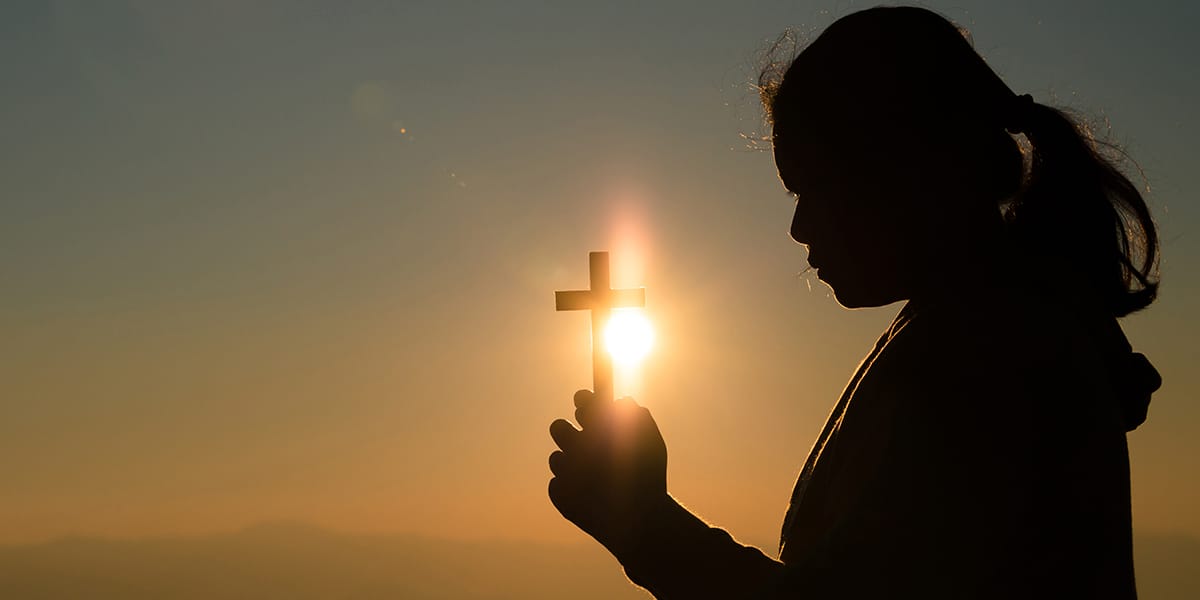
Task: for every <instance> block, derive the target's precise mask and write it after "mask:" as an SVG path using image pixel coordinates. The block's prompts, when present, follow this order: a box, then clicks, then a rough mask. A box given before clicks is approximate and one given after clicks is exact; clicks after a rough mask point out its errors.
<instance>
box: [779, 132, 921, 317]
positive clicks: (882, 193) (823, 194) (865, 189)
mask: <svg viewBox="0 0 1200 600" xmlns="http://www.w3.org/2000/svg"><path fill="white" fill-rule="evenodd" d="M780 140H781V138H777V139H776V144H775V164H776V166H777V167H778V169H779V178H780V179H781V180H782V182H783V185H784V187H786V188H787V190H788V191H789V192H791V193H792V194H793V195H794V196H795V198H796V212H795V216H794V217H793V219H792V226H791V236H792V239H794V240H796V241H797V242H799V243H801V244H803V245H805V246H806V247H807V248H808V263H809V265H810V266H812V267H813V268H814V269H815V270H816V275H817V278H818V279H820V280H821V281H823V282H825V283H826V284H827V285H829V287H830V288H832V289H833V293H834V296H835V297H836V298H837V301H838V303H840V304H841V305H842V306H845V307H847V308H860V307H868V306H882V305H884V304H890V303H892V302H896V301H898V300H902V299H906V298H910V297H911V294H912V291H913V286H914V282H915V281H916V280H917V273H916V269H917V268H918V267H919V265H921V264H922V263H925V262H927V260H928V246H929V240H930V238H931V237H932V236H933V235H934V232H933V231H931V228H932V227H933V224H932V223H930V222H929V220H928V219H923V218H922V217H920V216H919V215H920V214H921V213H922V212H923V211H921V210H920V209H919V208H918V206H919V205H922V204H924V203H923V202H920V201H919V200H918V199H917V198H914V196H915V191H910V190H914V186H913V185H912V183H911V181H910V179H911V177H910V176H906V173H911V172H912V170H911V169H905V168H903V167H899V166H898V165H902V164H904V163H905V162H908V161H911V160H912V159H911V157H902V156H888V153H887V152H878V151H876V152H870V151H868V152H861V153H860V152H838V151H835V150H833V149H832V147H831V146H828V145H826V146H823V147H820V145H818V144H813V143H807V142H806V143H795V144H788V143H781V142H780ZM875 150H879V149H878V148H876V149H875ZM906 158H907V159H908V161H906V160H905V159H906Z"/></svg>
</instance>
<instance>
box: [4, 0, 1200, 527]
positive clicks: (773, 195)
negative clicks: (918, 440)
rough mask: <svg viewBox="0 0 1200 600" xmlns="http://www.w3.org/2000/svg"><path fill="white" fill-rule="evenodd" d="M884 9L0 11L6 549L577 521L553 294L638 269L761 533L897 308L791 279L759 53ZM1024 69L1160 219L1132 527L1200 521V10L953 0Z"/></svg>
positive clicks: (654, 376)
mask: <svg viewBox="0 0 1200 600" xmlns="http://www.w3.org/2000/svg"><path fill="white" fill-rule="evenodd" d="M871 5H872V4H870V3H861V2H844V1H842V2H829V3H825V2H784V1H779V2H743V1H739V2H697V1H694V0H693V1H688V2H656V3H644V2H617V1H613V2H597V3H575V2H531V1H524V0H514V1H506V2H449V1H447V2H403V3H390V2H381V1H357V2H354V1H352V2H337V3H334V2H312V1H307V0H303V1H297V2H286V3H285V2H277V1H270V0H267V1H263V2H255V3H243V2H233V1H215V2H207V3H184V2H156V1H133V0H111V1H108V2H103V3H96V2H83V1H81V2H66V1H62V2H58V1H51V2H22V1H17V2H5V3H4V4H3V6H2V7H0V132H2V133H0V169H2V176H0V282H3V294H2V295H0V543H7V544H19V543H29V542H37V541H44V540H50V539H55V538H59V537H62V536H71V535H95V536H103V537H114V538H129V537H142V536H156V535H179V534H207V533H213V532H222V531H232V530H236V529H239V528H242V527H246V526H249V525H253V524H255V523H261V522H267V521H277V520H290V521H300V522H305V523H312V524H314V525H318V526H321V527H327V528H330V529H332V530H338V531H350V532H366V533H371V532H388V533H411V534H419V535H423V536H431V537H436V538H445V539H456V540H481V539H504V540H526V541H535V542H560V541H580V540H582V539H583V537H584V536H583V534H581V533H580V532H578V531H577V530H575V529H574V528H573V527H572V526H570V525H569V524H568V523H566V522H565V521H563V520H562V519H561V518H560V517H559V516H558V515H557V513H556V512H555V511H554V509H553V507H552V506H551V505H550V503H549V501H548V500H547V498H546V494H545V488H546V482H547V480H548V479H549V472H548V469H547V467H546V462H545V461H546V456H547V455H548V454H549V453H550V451H551V450H552V449H553V444H552V442H551V440H550V438H549V436H548V434H547V430H546V428H547V426H548V425H549V423H550V422H551V421H552V420H553V419H555V418H559V417H567V416H569V415H570V414H571V411H572V409H573V407H572V404H571V396H572V393H573V392H574V390H576V389H578V388H581V387H587V386H588V385H590V381H591V374H590V361H589V351H590V346H589V337H588V336H589V332H588V318H587V316H586V315H585V314H582V313H556V312H555V311H554V304H553V294H552V293H553V292H554V291H555V290H564V289H578V288H583V287H586V285H587V253H588V252H589V251H592V250H605V249H607V250H611V251H612V253H613V283H614V284H615V285H617V286H645V287H646V289H647V292H646V296H647V307H646V311H645V312H646V314H647V315H648V317H649V318H650V319H651V321H652V322H653V324H654V327H655V329H656V333H657V341H656V346H655V348H654V350H653V352H652V353H651V354H650V355H649V356H648V357H647V359H646V360H645V361H644V362H643V363H642V365H641V366H640V368H638V369H636V370H627V371H622V372H620V373H618V380H617V392H618V393H619V394H633V395H634V396H635V397H636V398H637V399H638V400H639V401H640V402H642V403H643V404H645V405H646V406H648V407H649V408H650V409H651V410H652V411H653V413H654V415H655V416H656V418H657V420H658V422H659V425H660V427H661V429H662V431H663V434H664V436H665V438H666V440H667V444H668V448H669V452H670V461H671V462H670V475H669V476H670V490H671V492H672V493H673V494H674V495H675V496H676V497H678V498H679V499H681V500H682V501H683V502H684V503H685V504H687V505H688V506H689V507H691V508H693V509H694V510H696V511H697V512H698V513H700V514H701V515H703V516H704V517H705V518H707V519H709V520H711V521H713V522H716V523H718V524H720V525H722V526H725V527H727V528H728V529H730V531H732V532H733V533H734V534H735V535H736V536H738V537H739V538H740V539H742V540H744V541H747V542H750V543H756V544H761V545H763V546H765V547H766V548H767V549H768V550H769V549H770V548H773V547H774V541H775V539H776V537H777V535H778V530H779V525H780V522H781V520H782V516H783V511H784V509H785V508H786V501H787V498H788V494H789V492H790V490H791V486H792V484H793V482H794V477H795V475H796V472H797V470H798V469H799V467H800V465H801V462H802V461H803V459H804V457H805V456H806V455H807V452H808V449H809V447H810V446H811V444H812V442H813V439H814V438H815V436H816V434H817V432H818V431H819V429H820V426H821V424H822V423H823V420H824V418H825V416H826V414H827V413H828V411H829V408H830V407H831V406H832V404H833V402H834V401H835V400H836V397H837V394H838V393H839V392H840V390H841V388H842V386H843V385H844V384H845V382H846V380H847V379H848V378H849V376H850V375H851V373H852V372H853V369H854V367H855V366H856V365H857V363H858V361H859V360H860V359H861V358H862V356H863V355H865V353H866V351H867V350H869V349H870V347H871V345H872V343H873V342H874V340H875V338H876V337H877V336H878V334H879V333H880V332H881V331H882V329H883V328H884V327H885V326H886V325H887V323H889V322H890V320H891V319H892V317H893V316H894V314H895V313H896V311H897V310H898V308H899V305H892V306H889V307H883V308H878V309H871V310H860V311H847V310H845V309H842V308H840V307H839V306H837V304H836V303H835V302H834V300H833V298H832V297H831V296H830V294H829V292H828V290H827V289H826V288H824V286H823V285H822V284H820V282H817V281H815V280H812V279H810V278H808V277H806V276H802V275H799V273H800V271H802V270H803V268H804V267H805V263H804V253H803V251H802V249H801V247H799V246H797V245H796V244H794V243H793V242H791V241H790V240H789V239H788V237H787V234H786V232H787V226H788V222H789V220H790V213H791V203H790V200H789V199H788V197H787V196H786V195H785V193H784V190H783V188H782V187H781V185H780V184H779V182H778V179H777V178H776V176H775V171H774V165H773V162H772V160H771V157H770V153H769V152H766V151H763V150H762V149H761V148H754V147H752V145H751V144H749V143H748V142H747V138H753V137H755V136H756V135H761V133H762V131H763V128H762V124H761V113H760V111H759V109H758V107H757V105H756V95H755V93H754V91H753V89H752V88H751V86H750V82H751V80H752V79H753V77H754V76H755V74H756V66H757V65H759V64H760V63H761V54H762V52H763V51H764V49H765V48H766V47H768V46H769V45H770V42H771V41H772V40H774V39H775V38H776V37H777V36H778V35H779V34H780V33H781V32H783V31H784V30H785V28H788V27H793V28H795V29H796V30H797V31H799V32H802V33H805V32H812V31H816V30H819V29H821V28H822V27H824V26H826V25H828V24H829V23H830V22H832V21H833V20H834V19H836V18H837V17H839V16H842V15H844V14H847V13H849V12H852V11H853V10H856V9H858V8H865V7H867V6H871ZM926 6H928V7H930V8H934V9H936V10H938V11H940V12H942V13H943V14H945V15H946V16H947V17H949V18H951V19H952V20H954V21H956V22H958V23H959V24H961V25H964V26H966V27H967V28H969V29H970V30H971V31H972V34H973V39H974V43H975V45H976V48H977V49H978V50H979V51H980V52H981V53H982V54H983V55H984V57H985V58H986V59H987V60H988V61H989V63H990V64H991V65H992V66H993V67H994V68H995V69H996V70H997V72H999V73H1000V74H1001V76H1002V77H1003V78H1004V79H1005V81H1006V82H1007V83H1008V84H1009V85H1010V87H1012V88H1013V89H1014V90H1015V91H1017V92H1018V93H1023V92H1028V93H1031V94H1033V96H1034V98H1035V99H1037V100H1038V101H1039V102H1045V103H1051V104H1056V105H1061V106H1067V107H1070V108H1073V109H1075V110H1078V111H1080V112H1081V114H1084V115H1086V116H1088V117H1089V118H1091V119H1093V120H1094V121H1095V122H1098V123H1102V124H1103V123H1107V124H1108V125H1109V126H1111V131H1110V138H1111V139H1113V140H1116V141H1118V142H1120V143H1121V144H1122V145H1123V146H1124V148H1125V149H1126V150H1127V151H1129V153H1130V154H1131V155H1132V156H1133V157H1134V158H1135V159H1136V160H1137V161H1138V163H1139V165H1140V166H1141V168H1142V169H1143V171H1144V172H1145V175H1146V178H1147V182H1148V185H1149V186H1150V192H1149V194H1148V199H1149V201H1150V203H1151V205H1152V207H1153V211H1154V215H1155V217H1156V218H1157V220H1158V222H1159V224H1160V227H1161V232H1162V239H1163V247H1162V250H1163V257H1164V258H1163V262H1162V279H1163V284H1162V290H1161V298H1160V300H1159V302H1157V303H1156V304H1154V305H1153V306H1152V307H1151V308H1150V309H1148V310H1147V311H1145V312H1144V313H1140V314H1137V315H1134V316H1132V317H1129V318H1127V319H1125V320H1124V321H1123V326H1124V327H1125V330H1126V332H1127V334H1128V335H1129V337H1130V339H1131V341H1132V342H1133V344H1134V347H1135V349H1137V350H1138V351H1140V352H1143V353H1145V354H1146V355H1147V356H1148V357H1149V358H1150V359H1151V361H1153V362H1154V364H1155V365H1156V366H1157V367H1158V369H1159V370H1160V371H1161V373H1162V374H1163V377H1164V380H1165V383H1164V386H1163V388H1162V389H1161V390H1160V391H1159V392H1158V393H1157V394H1156V395H1155V397H1154V402H1153V404H1152V405H1151V409H1150V416H1149V420H1148V421H1147V422H1146V424H1145V425H1143V426H1142V427H1141V428H1140V429H1138V430H1137V431H1136V432H1134V433H1132V434H1130V436H1129V442H1130V452H1131V460H1132V481H1133V513H1134V524H1135V528H1137V530H1138V531H1140V532H1152V533H1156V534H1177V535H1184V536H1191V537H1200V512H1198V511H1196V510H1195V507H1196V506H1200V479H1198V478H1197V475H1196V474H1197V473H1200V436H1197V435H1196V433H1197V432H1198V431H1200V404H1197V402H1196V400H1195V399H1196V398H1197V396H1198V395H1200V373H1198V372H1197V371H1196V369H1194V368H1193V364H1194V358H1193V357H1194V356H1195V351H1194V348H1193V345H1192V344H1193V340H1195V339H1197V337H1200V318H1198V317H1197V315H1196V314H1194V313H1193V310H1194V308H1196V302H1195V300H1194V299H1195V297H1196V293H1197V290H1198V288H1200V280H1198V279H1197V276H1196V275H1195V274H1196V273H1197V272H1200V245H1198V242H1197V235H1196V229H1197V227H1198V226H1200V212H1198V211H1197V209H1196V205H1195V202H1194V194H1195V191H1196V190H1197V189H1200V172H1198V171H1197V170H1196V168H1195V166H1196V165H1197V164H1200V150H1197V144H1196V143H1195V140H1197V139H1200V120H1198V119H1197V117H1196V116H1195V114H1194V113H1193V112H1192V111H1193V107H1195V106H1197V105H1200V65H1198V64H1197V57H1200V41H1198V40H1197V38H1196V36H1194V35H1193V31H1192V27H1193V25H1194V23H1196V22H1197V21H1198V20H1200V8H1198V6H1197V5H1196V4H1195V3H1185V2H1144V3H1137V4H1136V5H1135V4H1133V3H1123V2H1091V3H1086V5H1084V4H1082V3H1081V4H1078V5H1076V4H1073V3H1061V2H1059V3H1051V2H1005V3H995V2H987V3H985V2H973V1H966V0H956V1H955V2H931V3H928V4H927V5H926Z"/></svg>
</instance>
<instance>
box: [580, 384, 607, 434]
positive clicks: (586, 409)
mask: <svg viewBox="0 0 1200 600" xmlns="http://www.w3.org/2000/svg"><path fill="white" fill-rule="evenodd" d="M608 406H611V403H607V402H604V401H603V400H600V399H599V398H597V397H596V394H595V393H593V392H592V391H591V390H579V391H578V392H575V421H576V422H577V423H579V426H580V427H583V428H584V429H587V428H588V427H590V426H593V425H595V424H596V423H598V422H599V419H600V417H599V415H601V414H603V413H604V409H605V408H607V407H608Z"/></svg>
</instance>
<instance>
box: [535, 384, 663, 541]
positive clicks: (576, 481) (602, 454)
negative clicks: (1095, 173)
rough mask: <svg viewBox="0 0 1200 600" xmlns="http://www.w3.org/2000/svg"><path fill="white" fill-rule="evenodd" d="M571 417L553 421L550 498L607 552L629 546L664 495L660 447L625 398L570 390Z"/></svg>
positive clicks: (658, 437) (646, 416) (644, 416)
mask: <svg viewBox="0 0 1200 600" xmlns="http://www.w3.org/2000/svg"><path fill="white" fill-rule="evenodd" d="M575 407H576V410H575V419H576V421H578V422H579V424H580V426H581V427H582V428H583V429H582V430H579V429H576V428H575V427H574V426H573V425H571V423H569V422H568V421H565V420H563V419H559V420H557V421H554V422H553V423H551V424H550V436H551V437H552V438H554V442H555V443H556V444H558V447H559V448H561V450H557V451H555V452H554V453H552V454H551V455H550V471H551V472H552V473H554V477H553V478H552V479H550V501H551V502H553V503H554V507H555V508H557V509H558V512H560V513H562V516H564V517H566V518H567V520H569V521H571V522H572V523H574V524H575V525H576V526H577V527H579V528H580V529H582V530H584V531H585V532H587V533H588V534H589V535H591V536H592V537H594V538H596V540H597V541H599V542H600V543H601V544H604V546H605V547H607V548H608V549H609V551H610V552H612V553H613V554H614V555H616V556H618V557H620V556H621V555H622V553H624V552H626V551H628V550H630V549H631V547H632V545H633V544H634V543H635V541H636V534H637V532H638V529H639V527H640V525H641V522H642V521H643V520H644V519H645V518H647V517H648V516H649V515H650V514H651V513H652V511H654V510H655V509H656V508H659V507H661V506H663V504H664V503H665V502H667V501H668V500H669V497H668V496H667V446H666V444H665V443H664V442H663V438H662V434H661V433H659V431H658V425H656V424H655V423H654V419H653V417H651V416H650V411H648V410H646V409H645V408H644V407H642V406H639V405H638V404H637V403H635V402H634V401H633V399H631V398H622V399H620V400H617V401H615V402H608V401H604V400H597V399H596V397H595V395H594V394H593V393H592V392H590V391H588V390H580V391H578V392H576V393H575Z"/></svg>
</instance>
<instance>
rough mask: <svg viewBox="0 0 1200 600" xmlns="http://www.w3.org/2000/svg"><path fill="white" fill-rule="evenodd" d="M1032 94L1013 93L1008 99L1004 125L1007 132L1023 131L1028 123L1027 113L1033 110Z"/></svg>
mask: <svg viewBox="0 0 1200 600" xmlns="http://www.w3.org/2000/svg"><path fill="white" fill-rule="evenodd" d="M1033 104H1034V103H1033V96H1032V95H1030V94H1021V95H1020V96H1016V95H1014V96H1013V97H1012V100H1010V101H1009V107H1008V110H1007V111H1005V112H1006V113H1007V114H1006V115H1005V119H1004V122H1005V125H1004V129H1006V130H1007V131H1008V132H1009V133H1012V134H1017V133H1025V129H1026V127H1027V126H1028V125H1029V113H1030V112H1032V111H1033Z"/></svg>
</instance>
